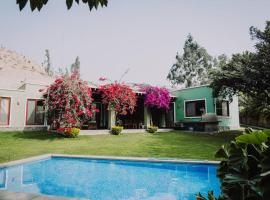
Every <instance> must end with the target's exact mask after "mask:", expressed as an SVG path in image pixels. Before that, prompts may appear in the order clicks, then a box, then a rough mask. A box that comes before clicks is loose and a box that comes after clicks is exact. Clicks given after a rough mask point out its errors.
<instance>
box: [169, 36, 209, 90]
mask: <svg viewBox="0 0 270 200" xmlns="http://www.w3.org/2000/svg"><path fill="white" fill-rule="evenodd" d="M183 49H184V53H183V54H182V55H178V53H177V55H176V63H175V64H174V65H173V66H172V67H171V69H170V71H169V74H168V76H167V79H168V80H170V81H171V83H172V84H174V85H176V84H184V85H185V86H186V87H191V86H197V85H202V84H206V83H208V71H209V70H210V69H211V68H212V66H213V63H212V60H213V59H212V57H211V56H210V55H209V54H208V53H207V51H206V49H205V48H203V47H201V46H200V45H199V44H198V43H197V42H196V41H194V39H193V37H192V36H191V35H190V34H189V35H188V36H187V40H186V41H185V44H184V48H183Z"/></svg>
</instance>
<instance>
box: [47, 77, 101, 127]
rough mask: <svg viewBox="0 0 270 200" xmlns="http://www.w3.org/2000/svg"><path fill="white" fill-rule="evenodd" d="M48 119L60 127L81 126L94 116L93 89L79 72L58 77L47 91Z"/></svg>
mask: <svg viewBox="0 0 270 200" xmlns="http://www.w3.org/2000/svg"><path fill="white" fill-rule="evenodd" d="M44 95H45V96H46V97H48V102H47V101H46V103H47V106H48V116H49V117H48V120H49V121H56V123H57V124H59V126H60V127H80V125H81V124H83V123H84V122H85V121H86V120H88V119H89V118H90V117H92V116H93V113H94V112H95V111H96V108H95V107H94V106H92V103H93V99H92V90H91V88H90V87H89V86H88V84H87V82H85V81H83V80H81V79H80V76H79V74H78V73H77V72H74V73H72V74H71V75H70V76H61V77H59V78H57V79H56V80H55V81H54V83H53V84H51V85H50V86H49V87H48V88H47V89H46V91H45V93H44Z"/></svg>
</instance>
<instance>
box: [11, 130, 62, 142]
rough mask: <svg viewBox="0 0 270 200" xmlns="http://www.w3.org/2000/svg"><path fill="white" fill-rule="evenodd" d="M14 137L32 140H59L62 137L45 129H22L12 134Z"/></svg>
mask: <svg viewBox="0 0 270 200" xmlns="http://www.w3.org/2000/svg"><path fill="white" fill-rule="evenodd" d="M13 137H14V138H19V139H34V140H59V139H63V138H64V137H63V136H61V135H59V134H57V133H52V132H47V131H23V132H17V133H15V134H14V135H13Z"/></svg>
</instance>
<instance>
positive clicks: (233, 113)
mask: <svg viewBox="0 0 270 200" xmlns="http://www.w3.org/2000/svg"><path fill="white" fill-rule="evenodd" d="M229 108H230V117H231V120H230V129H239V128H240V122H239V105H238V97H237V96H234V97H233V101H232V102H231V103H230V105H229Z"/></svg>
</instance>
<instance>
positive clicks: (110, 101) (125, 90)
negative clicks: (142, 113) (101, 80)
mask: <svg viewBox="0 0 270 200" xmlns="http://www.w3.org/2000/svg"><path fill="white" fill-rule="evenodd" d="M99 91H100V93H101V98H102V103H104V104H107V105H108V109H110V108H113V109H114V110H115V111H116V112H117V113H118V114H120V115H126V114H128V113H133V112H134V110H135V107H136V104H137V96H136V93H135V92H134V91H133V90H132V89H131V88H130V87H129V86H128V85H125V84H123V83H118V82H114V83H110V84H106V85H101V86H100V87H99Z"/></svg>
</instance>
